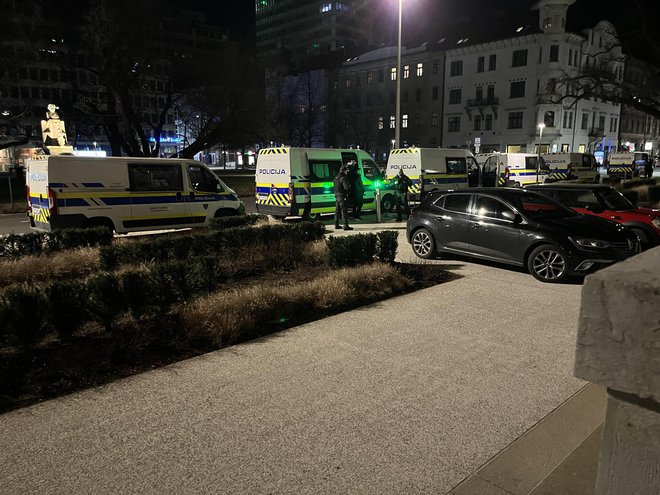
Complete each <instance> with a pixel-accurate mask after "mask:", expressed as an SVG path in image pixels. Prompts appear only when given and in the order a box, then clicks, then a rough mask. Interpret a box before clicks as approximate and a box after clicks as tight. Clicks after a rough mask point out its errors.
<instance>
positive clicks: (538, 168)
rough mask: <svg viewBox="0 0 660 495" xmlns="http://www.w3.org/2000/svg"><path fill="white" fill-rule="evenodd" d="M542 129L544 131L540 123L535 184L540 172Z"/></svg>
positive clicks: (542, 124)
mask: <svg viewBox="0 0 660 495" xmlns="http://www.w3.org/2000/svg"><path fill="white" fill-rule="evenodd" d="M543 129H545V124H544V123H543V122H541V123H540V124H539V146H538V150H537V151H538V156H537V158H536V183H537V184H538V183H539V172H540V171H541V140H542V139H543Z"/></svg>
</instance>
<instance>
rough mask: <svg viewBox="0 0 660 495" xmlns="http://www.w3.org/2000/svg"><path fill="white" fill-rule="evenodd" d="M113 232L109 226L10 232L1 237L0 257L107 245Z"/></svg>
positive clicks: (17, 256)
mask: <svg viewBox="0 0 660 495" xmlns="http://www.w3.org/2000/svg"><path fill="white" fill-rule="evenodd" d="M112 237H113V233H112V231H111V230H110V229H108V228H107V227H93V228H89V229H63V230H55V231H53V232H30V233H27V234H10V235H8V236H6V237H3V238H0V257H7V258H19V257H21V256H29V255H40V254H47V253H52V252H55V251H62V250H65V249H75V248H80V247H89V246H99V245H101V246H107V245H109V244H110V243H112Z"/></svg>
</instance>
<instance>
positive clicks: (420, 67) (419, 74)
mask: <svg viewBox="0 0 660 495" xmlns="http://www.w3.org/2000/svg"><path fill="white" fill-rule="evenodd" d="M423 75H424V64H423V63H422V62H419V63H418V64H417V77H422V76H423Z"/></svg>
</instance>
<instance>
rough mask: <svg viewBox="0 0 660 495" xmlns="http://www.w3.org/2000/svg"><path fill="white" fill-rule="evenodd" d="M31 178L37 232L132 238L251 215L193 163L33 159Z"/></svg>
mask: <svg viewBox="0 0 660 495" xmlns="http://www.w3.org/2000/svg"><path fill="white" fill-rule="evenodd" d="M25 180H26V185H27V197H28V206H29V211H28V215H29V217H30V224H31V226H32V228H34V229H35V230H44V231H49V230H56V229H61V228H67V227H90V226H101V225H103V226H107V227H109V228H111V229H113V230H115V231H116V232H117V233H125V232H136V231H143V230H156V229H163V228H184V227H199V226H207V225H208V224H209V219H210V218H214V217H219V216H225V215H242V214H244V213H245V206H244V205H243V202H242V201H241V200H240V199H239V197H238V196H237V195H236V193H235V192H234V191H233V190H232V189H230V188H229V187H227V185H226V184H225V183H224V182H222V180H220V179H219V178H218V177H217V176H216V175H215V174H213V172H211V171H210V170H209V169H208V168H207V167H206V165H204V164H202V163H199V162H196V161H193V160H184V159H175V158H120V157H116V158H114V157H113V158H93V157H78V156H65V155H44V156H40V157H36V158H34V159H30V160H28V161H27V170H26V177H25Z"/></svg>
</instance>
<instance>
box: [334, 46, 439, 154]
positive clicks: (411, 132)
mask: <svg viewBox="0 0 660 495" xmlns="http://www.w3.org/2000/svg"><path fill="white" fill-rule="evenodd" d="M396 56H397V47H382V48H379V49H376V50H373V51H370V52H367V53H364V54H362V55H360V56H357V57H353V58H351V59H349V60H347V61H346V62H345V63H344V64H343V65H342V66H341V68H340V69H339V70H338V72H337V77H336V80H335V81H334V82H333V84H332V89H331V94H330V96H329V100H330V102H331V111H330V115H329V117H328V119H329V124H328V128H329V129H330V130H331V132H332V133H333V136H332V138H331V141H333V142H335V143H336V144H337V146H342V147H360V148H362V149H365V150H368V151H369V152H371V153H372V154H373V155H374V156H375V158H376V159H377V161H379V162H381V163H382V162H384V161H385V160H386V156H387V154H388V152H389V150H390V149H391V148H392V145H393V144H392V142H393V140H394V131H395V128H396V126H397V125H400V126H401V129H400V130H401V134H400V139H401V146H402V147H408V146H420V147H436V146H440V144H441V140H442V107H443V81H444V66H445V64H444V52H443V51H442V49H441V45H438V44H433V45H431V44H428V43H425V44H423V45H420V46H418V47H403V48H402V52H401V74H398V73H397V66H396V65H397V64H396ZM397 78H401V121H400V122H399V123H397V122H396V81H397Z"/></svg>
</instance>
